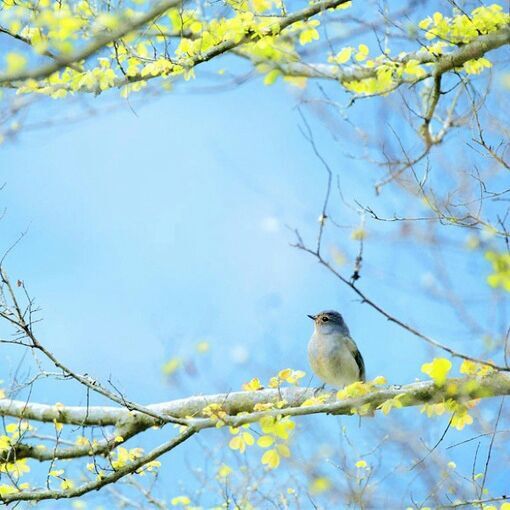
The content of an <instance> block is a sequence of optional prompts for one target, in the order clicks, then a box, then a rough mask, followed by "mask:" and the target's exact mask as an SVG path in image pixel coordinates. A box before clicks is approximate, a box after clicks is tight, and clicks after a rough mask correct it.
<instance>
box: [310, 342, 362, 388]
mask: <svg viewBox="0 0 510 510" xmlns="http://www.w3.org/2000/svg"><path fill="white" fill-rule="evenodd" d="M350 345H352V340H351V339H349V338H348V337H345V336H343V335H341V334H339V333H332V334H326V335H325V334H318V333H314V334H313V335H312V337H311V338H310V342H309V343H308V359H309V361H310V365H311V367H312V370H313V371H314V372H315V374H316V375H317V376H318V377H319V378H320V379H321V380H322V381H323V382H325V383H326V384H331V385H332V386H334V387H336V388H342V387H344V386H347V385H348V384H351V383H353V382H354V381H357V380H359V367H358V365H357V363H356V360H355V359H354V356H353V353H352V349H351V348H350Z"/></svg>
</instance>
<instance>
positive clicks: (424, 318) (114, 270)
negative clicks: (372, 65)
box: [0, 80, 488, 508]
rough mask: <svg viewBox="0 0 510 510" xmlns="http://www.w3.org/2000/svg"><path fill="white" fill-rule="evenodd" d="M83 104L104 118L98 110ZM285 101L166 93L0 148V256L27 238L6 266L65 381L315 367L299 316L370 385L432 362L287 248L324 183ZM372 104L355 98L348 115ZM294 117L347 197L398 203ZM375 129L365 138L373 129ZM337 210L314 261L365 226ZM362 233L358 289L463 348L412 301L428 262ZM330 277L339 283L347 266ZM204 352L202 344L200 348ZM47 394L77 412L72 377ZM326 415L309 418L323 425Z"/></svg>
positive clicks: (11, 366)
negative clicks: (185, 364)
mask: <svg viewBox="0 0 510 510" xmlns="http://www.w3.org/2000/svg"><path fill="white" fill-rule="evenodd" d="M94 101H95V104H96V105H97V106H98V107H100V106H101V102H102V101H104V99H103V98H98V99H96V100H94ZM295 106H296V98H295V95H294V94H293V93H289V90H288V88H287V86H285V85H282V84H280V83H278V84H277V85H275V86H273V87H263V86H262V85H261V83H260V80H258V81H256V82H252V83H250V84H248V85H245V86H243V87H240V88H238V89H236V90H233V91H228V92H225V93H221V94H214V95H207V94H181V93H179V92H176V93H175V94H168V95H166V96H164V97H163V98H162V99H159V100H157V101H154V102H153V103H152V104H147V105H146V106H145V107H143V108H138V107H135V110H136V113H134V112H133V111H132V110H131V109H130V107H129V105H128V104H127V103H126V104H125V105H124V106H123V107H122V108H120V109H119V110H118V111H116V112H113V113H109V114H107V115H104V116H98V117H93V118H91V119H90V120H87V121H84V122H82V123H79V124H74V125H69V126H59V127H58V128H55V129H49V130H42V131H38V132H32V133H26V134H21V136H20V137H19V139H18V140H17V141H16V142H14V143H11V144H9V145H5V146H3V147H2V148H1V150H0V171H1V180H2V181H5V183H6V184H5V187H4V189H3V191H2V192H1V194H0V199H1V202H2V206H5V207H6V211H7V212H6V215H5V217H4V218H3V220H2V222H1V224H0V228H1V243H2V244H1V248H2V250H4V249H6V248H7V247H9V246H10V245H11V244H12V243H13V242H14V241H15V240H16V238H17V236H18V235H19V233H20V232H22V231H25V230H27V229H28V231H27V234H26V236H25V237H24V239H23V240H22V242H21V243H20V244H19V245H18V246H17V247H16V249H15V250H14V251H13V252H12V253H11V255H10V256H9V258H8V260H7V263H6V267H7V270H8V271H9V272H10V275H11V277H12V278H13V279H17V278H20V279H22V280H24V281H25V283H26V285H27V287H28V289H29V291H30V293H31V295H32V296H34V297H36V299H37V302H38V304H39V305H40V306H41V308H42V313H41V316H42V317H43V318H44V321H43V322H42V323H41V324H40V325H39V326H38V328H37V329H38V332H39V335H40V339H41V341H42V342H43V343H44V344H45V345H46V346H47V347H49V348H50V349H51V350H52V352H54V354H55V355H56V356H57V357H58V358H60V359H62V360H63V361H65V362H66V363H67V364H68V365H69V366H70V367H72V368H73V369H74V370H76V371H79V372H87V373H89V374H91V375H92V376H93V377H96V378H98V379H99V380H101V381H104V382H105V381H106V380H107V379H108V378H111V379H112V381H113V382H114V383H115V384H116V386H118V387H119V388H121V389H122V390H123V391H124V392H125V393H126V395H127V396H128V397H129V398H131V399H133V400H136V401H139V402H142V403H151V402H157V401H162V400H168V399H173V398H180V397H185V396H187V395H188V394H189V392H190V391H193V392H202V393H209V392H220V391H221V392H223V391H230V390H236V389H239V388H240V386H241V384H242V383H243V382H246V381H248V380H249V379H250V378H251V377H254V376H258V377H260V378H261V379H263V380H266V381H267V379H268V378H269V377H270V376H272V375H274V374H275V373H277V372H278V371H279V370H280V369H282V368H285V367H288V366H289V367H292V368H295V369H304V370H306V371H307V372H309V370H308V365H307V359H306V344H307V341H308V338H309V336H310V334H311V332H312V324H311V322H310V320H309V319H308V318H307V317H306V314H308V313H315V312H318V311H320V310H322V309H336V310H339V311H341V312H342V313H343V314H344V317H345V319H346V321H347V323H348V325H349V327H350V328H351V333H352V335H353V337H354V338H355V339H356V340H357V342H358V344H359V347H360V349H361V351H362V353H363V355H364V357H365V360H366V365H367V371H368V377H369V378H373V377H375V376H376V375H380V374H382V375H385V376H386V377H387V378H388V380H389V381H390V382H392V383H401V384H404V383H407V382H410V381H412V380H413V379H414V378H415V377H420V366H421V364H422V363H423V362H425V361H429V360H430V359H431V357H432V351H431V350H430V349H428V348H426V347H425V346H424V345H423V343H421V342H420V341H419V340H417V339H415V338H413V337H411V336H410V335H409V334H406V333H405V332H404V331H403V330H401V329H399V328H398V327H396V326H394V325H392V324H390V323H388V322H387V321H385V320H384V318H382V317H381V316H380V315H378V314H376V313H375V312H374V311H372V310H371V309H370V308H369V307H367V306H366V305H363V304H361V303H360V302H359V300H356V298H355V296H354V294H353V293H352V291H350V290H349V289H348V288H347V287H345V286H343V285H342V284H341V283H340V282H338V281H336V280H334V279H333V278H332V277H331V276H330V275H329V274H328V273H327V272H326V271H325V270H324V269H323V268H321V267H319V266H318V264H317V263H316V262H315V260H314V259H313V258H312V257H310V256H307V255H306V254H304V253H302V252H299V251H298V250H296V249H295V248H292V247H291V246H289V243H291V242H293V241H294V240H295V238H294V236H293V233H292V229H294V228H297V229H299V231H300V232H301V234H302V235H303V237H304V239H305V240H306V241H307V242H309V243H312V244H314V243H315V233H316V229H317V226H318V224H317V218H318V216H319V214H320V210H321V205H322V200H323V195H324V190H325V182H326V181H325V172H324V169H323V168H322V166H321V164H320V162H319V161H318V159H317V158H316V157H315V156H314V155H313V152H312V150H311V147H310V145H309V144H308V143H307V142H306V140H305V139H304V138H303V135H302V134H301V133H300V131H299V128H298V126H299V125H300V123H301V121H300V117H299V114H298V112H297V111H296V109H295ZM372 108H373V104H372V105H369V104H368V103H363V102H362V103H359V104H357V105H356V106H355V108H354V109H353V110H352V112H353V117H354V119H362V118H363V117H364V116H365V117H366V116H367V115H371V112H373V110H372ZM397 114H398V113H397ZM305 115H307V118H308V120H309V122H310V124H311V126H312V129H313V132H314V136H315V139H316V141H317V144H318V146H319V149H320V150H321V153H322V154H323V155H324V156H325V157H326V158H327V160H328V162H329V164H330V165H331V168H332V169H333V171H334V172H335V174H337V175H339V176H340V179H341V182H342V189H343V193H344V195H345V196H346V197H347V198H348V201H349V202H350V203H354V201H355V200H359V201H360V202H362V203H365V204H367V205H371V206H373V207H374V208H377V207H379V208H380V209H379V211H382V212H387V213H389V214H391V213H392V212H393V211H395V210H397V209H398V208H399V207H400V204H399V203H398V202H396V200H397V199H396V197H397V195H394V194H392V192H391V191H389V190H388V192H387V193H385V194H383V196H382V197H380V198H378V197H376V196H375V194H374V191H373V183H374V182H375V181H376V180H377V178H378V177H380V176H381V173H380V171H377V172H375V173H374V169H373V168H371V167H370V166H369V165H366V164H364V163H362V162H358V161H353V160H352V159H349V158H347V157H345V153H346V151H347V148H346V147H345V146H342V144H341V143H335V142H334V141H333V138H332V136H331V133H330V132H329V131H328V130H326V129H324V127H322V126H321V124H320V123H319V122H318V121H317V119H316V118H315V117H313V116H312V115H310V114H309V113H307V112H306V110H305ZM371 122H373V129H380V128H381V127H382V126H384V123H383V122H382V121H381V124H378V123H377V122H376V119H372V120H371ZM301 125H302V123H301ZM344 128H345V130H346V131H347V130H349V129H351V128H350V127H349V125H348V124H347V123H346V124H345V125H344ZM336 136H337V138H339V139H341V138H342V133H341V132H339V133H336ZM332 201H333V203H335V204H336V205H335V206H334V210H335V211H336V214H335V219H336V221H338V222H339V223H341V224H342V225H346V226H348V227H349V228H346V229H335V228H333V229H331V230H330V231H329V233H328V235H327V238H326V240H325V244H324V251H325V253H326V254H328V255H329V254H331V252H332V249H333V248H336V249H337V250H340V251H342V252H344V253H345V254H346V255H347V256H348V257H349V258H350V260H352V257H354V256H355V255H356V253H357V249H358V243H357V242H356V241H354V240H352V239H351V233H352V230H354V229H355V228H356V227H357V226H358V224H359V218H358V216H357V215H356V214H354V213H353V212H352V211H350V210H349V209H348V208H346V207H345V206H343V205H341V203H340V201H339V198H338V195H337V193H336V192H335V190H334V191H333V195H332ZM367 230H368V233H369V235H368V238H367V241H366V244H365V253H364V266H363V270H362V279H361V281H360V286H361V287H362V288H363V289H366V290H367V292H368V294H369V295H370V296H372V297H374V299H375V300H376V301H377V302H379V303H380V304H382V305H383V306H384V307H386V308H388V310H389V311H391V312H392V313H394V314H395V315H397V316H399V317H401V318H403V319H405V320H408V321H410V322H412V323H414V324H417V325H419V326H420V327H421V328H422V329H423V330H424V331H425V332H427V333H429V334H430V335H432V336H434V335H438V337H439V338H440V339H441V340H443V341H447V342H451V343H452V344H454V342H455V341H456V340H460V339H462V335H463V334H464V330H463V328H462V325H461V324H460V322H459V321H458V320H452V317H453V316H452V315H451V314H450V312H449V311H448V312H445V311H444V308H443V307H442V306H441V305H440V303H437V302H436V303H434V302H433V301H432V300H427V299H425V298H424V297H420V295H419V294H420V292H421V291H422V290H423V289H424V285H427V284H430V280H431V278H432V276H431V273H430V267H429V266H430V264H431V262H433V260H432V259H431V258H430V255H429V254H428V253H419V255H420V256H418V251H416V250H415V249H413V248H411V247H409V246H408V245H406V244H405V243H401V242H392V241H391V239H390V238H387V239H386V238H385V233H390V232H395V230H394V227H393V226H391V225H386V224H382V223H373V222H370V221H369V220H368V224H367ZM371 232H373V233H374V235H373V237H371ZM448 233H449V234H451V235H452V236H455V235H457V232H456V231H454V230H453V229H452V230H450V231H448ZM462 256H464V254H462ZM452 257H455V254H453V255H452ZM453 260H455V259H453ZM462 260H464V262H463V264H464V266H463V267H462V272H461V276H460V277H459V282H460V285H461V287H460V288H461V289H462V288H463V287H462V286H464V288H465V289H467V288H469V285H470V279H471V278H473V279H475V280H476V281H478V282H479V279H480V278H481V277H483V275H484V274H485V273H486V272H487V270H488V267H487V266H486V264H485V263H484V261H483V260H481V261H480V262H479V263H477V262H476V261H474V262H470V264H469V266H467V265H466V262H465V259H462ZM340 270H341V271H342V272H343V274H345V275H346V276H349V275H350V274H351V273H352V264H350V263H349V264H346V265H345V266H340ZM416 290H418V291H419V292H416ZM481 306H488V305H486V304H485V305H484V304H481ZM202 341H207V342H209V344H210V351H209V352H208V353H206V354H202V355H198V354H197V353H196V350H195V346H196V345H197V344H198V343H199V342H202ZM436 354H437V353H436ZM176 356H178V357H182V358H184V359H191V358H193V359H194V360H195V369H196V370H195V372H194V373H192V374H184V373H182V374H181V375H179V376H178V378H177V380H174V381H173V382H171V383H170V384H169V383H168V382H166V381H165V379H164V377H163V375H162V373H161V367H162V365H163V364H164V363H165V362H166V361H167V360H168V359H170V358H173V357H176ZM8 358H9V359H8V361H7V363H5V361H4V363H3V365H2V368H1V373H0V377H1V378H2V379H3V380H5V381H7V380H9V378H10V374H11V373H12V371H14V370H15V368H16V366H17V365H18V363H19V361H20V352H19V351H16V350H14V349H13V350H10V351H8ZM3 359H5V358H3ZM49 388H50V390H48V386H41V389H37V388H36V390H35V393H34V395H33V399H34V400H36V399H39V400H41V401H44V402H48V403H52V402H56V401H61V402H64V403H67V404H79V403H80V402H81V403H83V402H84V399H85V393H84V392H83V391H80V392H78V393H77V392H76V388H74V387H72V385H71V384H66V385H65V386H62V385H60V387H58V388H57V387H55V386H50V387H49ZM64 388H65V389H64ZM409 413H414V414H413V415H412V416H416V414H417V413H418V411H415V410H413V411H406V413H405V414H407V415H408V416H411V415H409ZM402 414H403V415H404V413H402ZM382 419H384V418H382ZM309 420H310V419H309ZM327 420H331V418H330V417H314V418H313V421H308V423H318V424H321V426H328V425H327ZM377 420H379V418H376V419H375V422H377ZM343 423H344V424H347V425H351V424H353V423H354V420H345V419H344V420H343ZM356 427H357V423H356ZM362 432H363V431H362ZM207 437H209V438H211V434H208V436H207ZM459 437H460V436H459ZM188 448H193V447H192V446H188V445H185V446H184V447H183V448H181V449H180V451H179V453H178V454H177V453H176V457H174V458H177V459H179V458H181V457H180V456H181V455H186V451H187V452H188V454H189V452H190V451H191V450H187V449H188ZM183 450H185V452H184V453H183ZM174 453H175V452H174ZM172 455H174V454H172ZM167 458H168V456H167ZM184 481H185V482H186V480H184ZM169 489H170V492H172V490H173V487H169ZM62 508H65V505H64V504H63V505H62Z"/></svg>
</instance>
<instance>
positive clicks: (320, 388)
mask: <svg viewBox="0 0 510 510" xmlns="http://www.w3.org/2000/svg"><path fill="white" fill-rule="evenodd" d="M325 387H326V383H324V384H323V385H322V386H319V387H318V388H315V391H314V392H313V396H314V397H316V396H317V395H318V394H319V393H321V392H322V391H324V388H325Z"/></svg>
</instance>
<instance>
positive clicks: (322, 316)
mask: <svg viewBox="0 0 510 510" xmlns="http://www.w3.org/2000/svg"><path fill="white" fill-rule="evenodd" d="M308 317H310V319H312V320H313V321H314V323H315V331H316V332H317V333H320V334H322V335H328V334H331V333H341V334H342V335H349V329H348V328H347V325H346V324H345V322H344V319H343V317H342V316H341V315H340V314H339V313H338V312H335V311H334V310H326V311H324V312H320V313H318V314H317V315H308Z"/></svg>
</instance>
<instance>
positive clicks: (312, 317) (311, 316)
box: [307, 315, 317, 321]
mask: <svg viewBox="0 0 510 510" xmlns="http://www.w3.org/2000/svg"><path fill="white" fill-rule="evenodd" d="M307 317H310V319H312V320H313V321H314V320H315V319H316V318H317V316H316V315H307Z"/></svg>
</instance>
